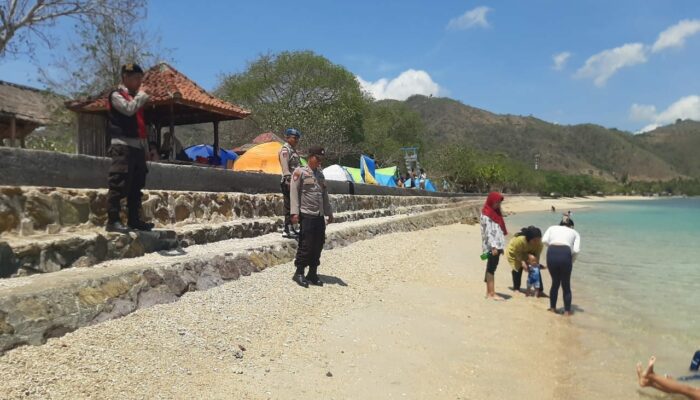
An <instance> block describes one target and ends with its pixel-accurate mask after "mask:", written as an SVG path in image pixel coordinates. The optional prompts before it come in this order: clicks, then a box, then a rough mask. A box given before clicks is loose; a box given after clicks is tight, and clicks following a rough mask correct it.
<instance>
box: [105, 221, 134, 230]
mask: <svg viewBox="0 0 700 400" xmlns="http://www.w3.org/2000/svg"><path fill="white" fill-rule="evenodd" d="M105 230H107V232H118V233H127V232H129V227H127V226H126V225H124V224H122V222H121V221H119V220H117V221H115V222H111V221H110V222H107V226H106V227H105Z"/></svg>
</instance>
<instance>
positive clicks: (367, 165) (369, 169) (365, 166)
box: [360, 154, 377, 185]
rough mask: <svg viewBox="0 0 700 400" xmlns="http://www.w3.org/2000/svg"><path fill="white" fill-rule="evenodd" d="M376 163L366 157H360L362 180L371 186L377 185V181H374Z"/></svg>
mask: <svg viewBox="0 0 700 400" xmlns="http://www.w3.org/2000/svg"><path fill="white" fill-rule="evenodd" d="M375 166H376V164H375V162H374V160H373V159H371V158H370V157H368V156H366V155H364V154H363V155H361V156H360V174H361V175H362V180H363V181H364V182H365V183H369V184H370V185H376V184H377V181H376V180H375V179H374V170H375Z"/></svg>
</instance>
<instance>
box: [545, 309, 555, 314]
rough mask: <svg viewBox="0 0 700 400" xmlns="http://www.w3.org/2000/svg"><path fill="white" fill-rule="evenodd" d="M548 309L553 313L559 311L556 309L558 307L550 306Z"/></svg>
mask: <svg viewBox="0 0 700 400" xmlns="http://www.w3.org/2000/svg"><path fill="white" fill-rule="evenodd" d="M547 311H549V312H551V313H554V314H556V313H557V309H556V308H548V309H547Z"/></svg>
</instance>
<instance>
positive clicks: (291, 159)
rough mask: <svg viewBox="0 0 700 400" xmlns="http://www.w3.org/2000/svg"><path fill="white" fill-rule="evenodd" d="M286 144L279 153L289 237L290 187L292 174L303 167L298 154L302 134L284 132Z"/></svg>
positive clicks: (288, 234)
mask: <svg viewBox="0 0 700 400" xmlns="http://www.w3.org/2000/svg"><path fill="white" fill-rule="evenodd" d="M284 136H285V139H286V140H287V143H285V144H284V145H283V146H282V148H281V149H280V152H279V160H280V166H281V167H282V183H281V186H282V196H284V234H283V235H284V236H285V237H289V236H290V232H289V226H290V225H291V224H292V221H291V211H290V203H289V187H290V185H291V182H292V173H293V172H294V170H295V169H297V168H299V167H300V166H301V160H300V158H299V154H298V153H297V146H298V145H299V139H300V138H301V132H299V131H298V130H296V129H294V128H289V129H287V130H286V131H285V132H284Z"/></svg>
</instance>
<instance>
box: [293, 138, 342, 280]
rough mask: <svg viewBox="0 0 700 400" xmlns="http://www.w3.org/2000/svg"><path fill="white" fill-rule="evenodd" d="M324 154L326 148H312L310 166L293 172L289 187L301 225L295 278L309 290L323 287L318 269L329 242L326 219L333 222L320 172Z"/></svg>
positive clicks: (323, 178) (294, 219)
mask: <svg viewBox="0 0 700 400" xmlns="http://www.w3.org/2000/svg"><path fill="white" fill-rule="evenodd" d="M324 155H325V150H324V149H323V147H320V146H314V147H312V148H310V149H309V158H308V165H307V166H306V167H299V168H297V169H296V170H294V172H293V174H292V183H291V185H290V198H291V213H292V222H293V223H297V222H299V223H300V224H301V234H300V236H299V247H298V248H297V255H296V259H295V260H294V265H295V266H296V272H295V273H294V277H293V278H292V279H294V281H295V282H296V283H297V284H299V286H303V287H309V284H312V285H316V286H323V282H322V281H321V280H320V279H319V277H318V266H319V264H320V263H321V261H320V260H321V251H322V250H323V244H324V242H325V240H326V217H328V223H329V224H330V223H332V222H333V211H332V210H331V203H330V201H329V199H328V188H327V187H326V178H325V177H324V176H323V172H322V171H321V162H322V161H323V156H324ZM306 267H309V273H308V274H307V275H306V277H304V270H305V269H306Z"/></svg>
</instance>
